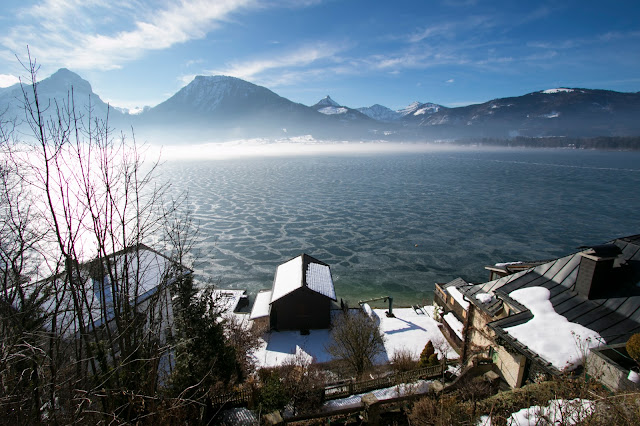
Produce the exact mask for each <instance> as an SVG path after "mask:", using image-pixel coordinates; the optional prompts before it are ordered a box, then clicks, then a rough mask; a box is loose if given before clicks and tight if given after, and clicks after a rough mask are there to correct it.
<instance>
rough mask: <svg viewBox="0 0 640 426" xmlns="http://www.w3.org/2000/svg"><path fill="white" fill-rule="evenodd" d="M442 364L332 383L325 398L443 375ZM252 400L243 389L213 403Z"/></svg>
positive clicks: (244, 402) (225, 395) (325, 392)
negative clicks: (374, 377) (372, 377)
mask: <svg viewBox="0 0 640 426" xmlns="http://www.w3.org/2000/svg"><path fill="white" fill-rule="evenodd" d="M442 369H443V366H442V365H440V364H439V365H433V366H430V367H424V368H418V369H416V370H411V371H405V372H402V373H396V374H393V375H389V376H386V377H379V378H377V379H372V380H363V381H358V382H357V381H352V380H349V381H346V382H341V383H336V384H332V385H329V386H326V387H325V388H324V399H325V400H330V399H338V398H344V397H346V396H350V395H355V394H358V393H365V392H368V391H371V390H375V389H380V388H385V387H391V386H395V385H398V384H400V383H410V382H413V381H415V380H418V379H425V380H426V379H434V378H437V377H440V376H442ZM249 401H251V390H248V389H243V390H239V391H236V392H232V393H228V394H224V395H218V396H216V397H214V398H213V400H212V403H213V405H215V406H221V405H231V406H234V405H236V406H237V405H245V404H248V403H249Z"/></svg>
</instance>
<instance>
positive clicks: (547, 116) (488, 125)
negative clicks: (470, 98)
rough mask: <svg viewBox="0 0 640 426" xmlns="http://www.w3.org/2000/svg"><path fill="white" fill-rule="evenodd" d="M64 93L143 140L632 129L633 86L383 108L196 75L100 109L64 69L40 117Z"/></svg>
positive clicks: (17, 103) (14, 113) (16, 103)
mask: <svg viewBox="0 0 640 426" xmlns="http://www.w3.org/2000/svg"><path fill="white" fill-rule="evenodd" d="M26 89H27V93H28V92H29V87H26ZM71 93H73V98H74V101H75V106H76V111H77V112H79V113H81V114H83V115H84V116H85V117H88V113H87V112H88V111H89V108H91V116H92V117H98V118H105V117H106V116H107V112H108V114H109V124H110V126H111V127H112V128H113V129H114V130H119V129H123V130H124V131H125V132H129V130H130V128H131V126H133V128H134V129H135V132H136V135H137V136H138V137H140V136H142V138H140V139H141V140H144V141H149V142H151V143H182V142H184V143H196V142H205V141H215V140H219V141H224V140H230V139H241V138H254V137H264V138H270V137H286V136H292V135H312V136H313V137H315V138H318V139H323V138H324V139H353V140H363V139H384V140H402V141H404V140H421V141H424V140H429V139H449V140H453V139H464V138H474V139H478V138H501V139H506V138H512V137H515V136H525V137H531V138H538V137H554V136H557V137H596V136H635V137H637V136H640V119H639V118H640V93H621V92H614V91H608V90H595V89H581V88H553V89H548V90H542V91H538V92H533V93H529V94H526V95H522V96H516V97H508V98H500V99H494V100H491V101H488V102H485V103H481V104H477V105H468V106H464V107H457V108H447V107H444V106H442V105H438V104H434V103H421V102H414V103H412V104H410V105H408V106H407V107H406V108H403V109H400V110H398V111H392V110H391V109H389V108H387V107H384V106H382V105H379V104H375V105H373V106H371V107H366V108H359V109H353V108H350V107H347V106H344V105H341V104H340V103H338V102H336V101H335V100H333V99H332V98H331V97H330V96H327V97H325V98H323V99H321V100H320V101H319V102H318V103H316V104H315V105H313V106H310V107H309V106H305V105H302V104H299V103H295V102H292V101H290V100H288V99H286V98H283V97H281V96H279V95H277V94H276V93H274V92H272V91H271V90H269V89H267V88H265V87H262V86H258V85H255V84H253V83H250V82H247V81H244V80H241V79H238V78H234V77H226V76H198V77H196V78H194V80H193V81H192V82H191V83H189V84H188V85H186V86H185V87H183V88H182V89H180V90H179V91H178V92H177V93H176V94H175V95H173V96H171V97H170V98H169V99H167V100H166V101H164V102H162V103H161V104H159V105H157V106H155V107H153V108H149V107H145V108H144V109H143V110H141V111H139V113H137V114H130V113H128V112H127V111H126V110H124V109H120V108H116V107H109V106H108V105H107V104H106V103H105V102H104V101H102V99H100V96H98V95H97V94H96V93H94V92H93V89H92V88H91V85H90V84H89V82H88V81H86V80H84V79H82V78H81V77H80V76H78V75H77V74H75V73H73V72H72V71H69V70H67V69H64V68H63V69H60V70H59V71H57V72H56V73H54V74H53V75H51V76H50V77H49V78H45V79H44V80H42V81H40V82H39V83H38V94H39V97H40V104H41V105H42V106H43V108H45V109H46V113H45V116H46V117H49V118H51V117H52V115H53V114H55V112H56V104H57V105H58V106H63V105H65V103H67V102H68V101H69V97H70V95H71ZM0 111H5V113H4V115H3V116H2V119H3V120H9V119H11V118H13V117H16V118H17V119H18V120H20V119H21V118H22V119H23V118H24V109H23V95H22V88H21V86H20V85H19V84H17V85H14V86H11V87H8V88H4V89H2V90H0ZM23 126H25V124H24V123H23ZM27 130H28V129H27Z"/></svg>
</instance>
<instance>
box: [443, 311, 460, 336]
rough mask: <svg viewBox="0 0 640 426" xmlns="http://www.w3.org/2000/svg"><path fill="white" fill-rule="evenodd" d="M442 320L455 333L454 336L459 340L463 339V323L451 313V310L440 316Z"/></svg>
mask: <svg viewBox="0 0 640 426" xmlns="http://www.w3.org/2000/svg"><path fill="white" fill-rule="evenodd" d="M442 319H443V320H444V322H446V323H447V324H449V327H451V329H452V330H453V332H454V333H456V336H458V337H459V338H460V340H464V336H463V335H462V330H463V329H464V325H463V324H462V322H461V321H460V320H459V319H458V318H457V317H456V316H455V315H454V314H453V312H447V313H446V314H444V315H443V316H442Z"/></svg>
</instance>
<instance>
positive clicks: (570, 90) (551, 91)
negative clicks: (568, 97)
mask: <svg viewBox="0 0 640 426" xmlns="http://www.w3.org/2000/svg"><path fill="white" fill-rule="evenodd" d="M563 92H564V93H571V92H575V90H573V89H567V88H564V87H558V88H556V89H547V90H543V91H542V93H544V94H547V95H549V94H552V93H563Z"/></svg>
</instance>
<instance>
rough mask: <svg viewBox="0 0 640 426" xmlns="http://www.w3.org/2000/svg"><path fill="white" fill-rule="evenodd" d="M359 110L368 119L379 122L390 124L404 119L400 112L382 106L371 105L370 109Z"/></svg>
mask: <svg viewBox="0 0 640 426" xmlns="http://www.w3.org/2000/svg"><path fill="white" fill-rule="evenodd" d="M357 110H358V111H360V112H361V113H363V114H364V115H366V116H367V117H369V118H371V119H373V120H377V121H387V122H390V121H396V120H399V119H400V118H402V114H400V113H399V112H398V111H393V110H392V109H390V108H387V107H386V106H382V105H380V104H375V105H371V106H370V107H362V108H357Z"/></svg>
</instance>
